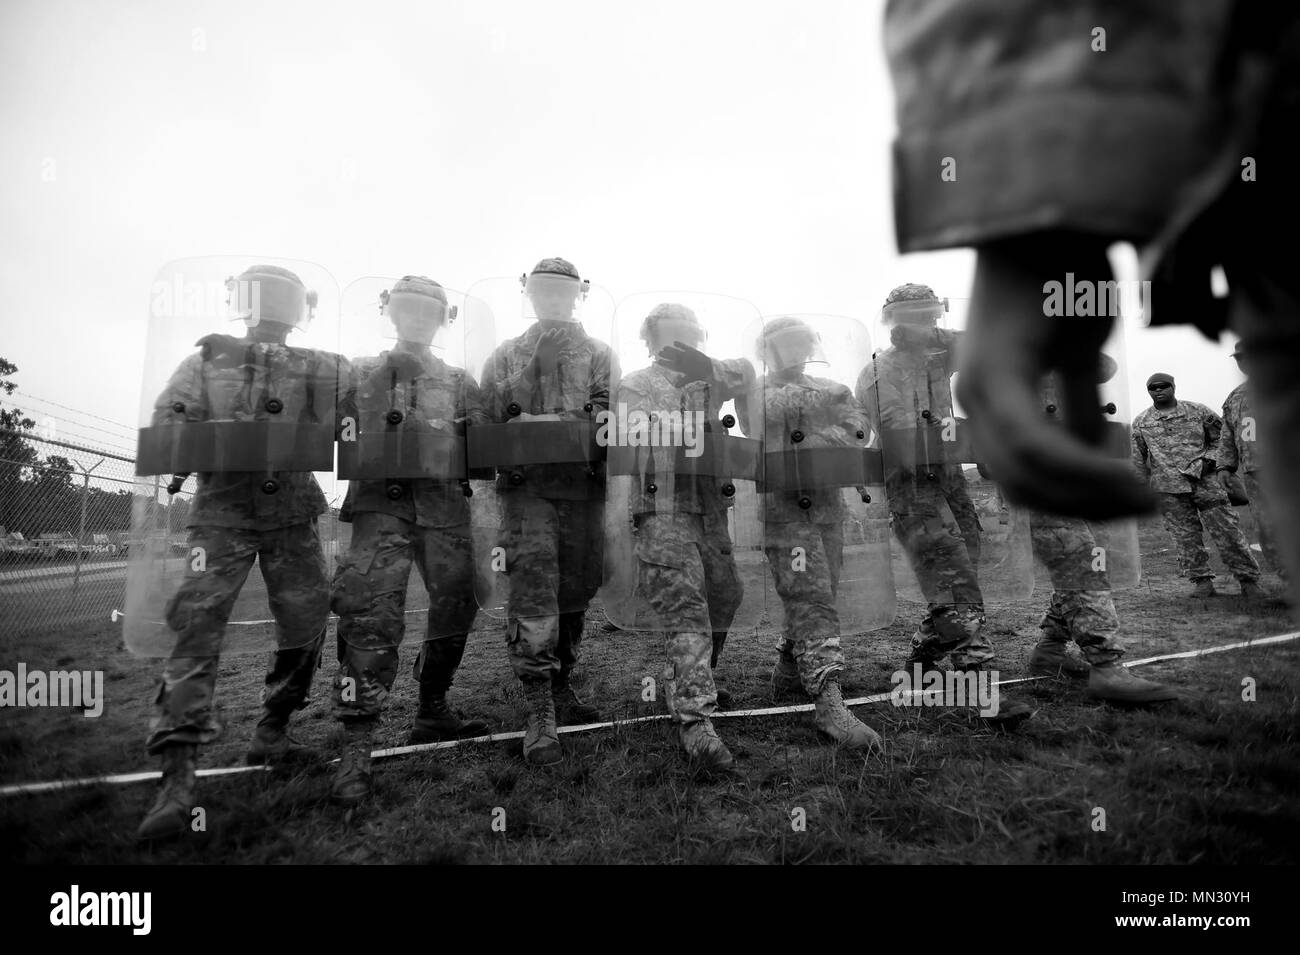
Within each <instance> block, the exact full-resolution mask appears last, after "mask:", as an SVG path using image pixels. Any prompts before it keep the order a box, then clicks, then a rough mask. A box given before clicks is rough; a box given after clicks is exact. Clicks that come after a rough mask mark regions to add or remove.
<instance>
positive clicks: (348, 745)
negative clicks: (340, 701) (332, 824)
mask: <svg viewBox="0 0 1300 955" xmlns="http://www.w3.org/2000/svg"><path fill="white" fill-rule="evenodd" d="M375 722H376V721H375V720H349V721H348V722H346V723H344V724H343V733H344V737H343V756H342V757H341V758H340V759H339V767H338V769H337V770H336V771H335V773H334V781H333V782H332V783H331V784H330V798H331V799H332V800H334V802H336V803H339V804H340V805H343V806H355V805H356V804H357V803H360V802H364V801H365V800H366V799H368V798H369V797H370V792H371V788H372V787H371V781H370V750H371V748H372V747H373V745H374V731H375Z"/></svg>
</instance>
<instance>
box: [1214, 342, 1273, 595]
mask: <svg viewBox="0 0 1300 955" xmlns="http://www.w3.org/2000/svg"><path fill="white" fill-rule="evenodd" d="M1232 357H1233V358H1235V359H1236V361H1237V368H1238V369H1239V370H1240V371H1241V373H1242V374H1243V375H1245V376H1246V377H1247V379H1249V378H1250V373H1251V368H1250V364H1251V359H1250V356H1249V355H1248V354H1247V353H1246V349H1245V348H1244V347H1243V346H1242V344H1241V342H1238V343H1237V347H1236V348H1235V349H1234V350H1233V352H1232ZM1258 427H1259V424H1258V422H1257V421H1256V418H1255V411H1254V408H1253V401H1252V399H1251V393H1250V381H1249V380H1247V381H1243V382H1242V383H1241V384H1239V385H1238V386H1237V387H1236V388H1233V389H1232V391H1231V392H1230V393H1229V394H1228V397H1227V398H1226V399H1225V400H1224V402H1223V431H1222V432H1220V434H1219V449H1218V453H1217V456H1216V459H1215V467H1216V473H1217V475H1218V478H1219V481H1220V482H1221V483H1222V484H1223V486H1224V489H1225V490H1228V491H1229V496H1231V488H1230V485H1231V482H1232V476H1233V475H1238V476H1240V477H1241V478H1242V480H1243V482H1244V484H1245V492H1246V496H1247V497H1248V498H1250V513H1251V514H1252V515H1253V516H1254V518H1255V526H1256V527H1258V528H1259V546H1260V549H1261V550H1262V551H1263V552H1264V558H1265V559H1266V560H1267V561H1268V565H1269V567H1271V568H1272V569H1273V571H1274V572H1276V573H1277V574H1280V575H1281V576H1282V577H1283V579H1285V578H1286V568H1285V567H1284V566H1283V564H1282V561H1281V560H1280V559H1279V557H1278V552H1277V542H1276V540H1275V537H1274V533H1273V518H1272V515H1271V513H1270V508H1269V506H1268V500H1267V498H1266V497H1265V494H1264V482H1263V476H1264V475H1263V472H1264V468H1263V461H1262V460H1261V456H1260V449H1259V444H1258V442H1257V440H1256V437H1257V435H1256V432H1257V430H1258Z"/></svg>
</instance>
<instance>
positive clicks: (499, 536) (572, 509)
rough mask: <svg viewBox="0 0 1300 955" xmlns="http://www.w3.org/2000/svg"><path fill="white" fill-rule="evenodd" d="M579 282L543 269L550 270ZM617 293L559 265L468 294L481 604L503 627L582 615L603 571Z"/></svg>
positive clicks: (490, 282) (470, 441)
mask: <svg viewBox="0 0 1300 955" xmlns="http://www.w3.org/2000/svg"><path fill="white" fill-rule="evenodd" d="M552 262H558V263H562V265H561V266H556V267H557V268H565V269H568V270H571V271H572V273H573V274H564V273H560V272H549V271H545V268H546V267H549V265H548V264H549V263H552ZM613 314H614V300H613V297H612V296H611V295H610V294H609V292H608V291H606V290H605V289H603V288H601V287H599V286H595V285H592V284H591V283H590V282H587V281H584V280H582V279H580V278H579V277H578V276H577V274H576V269H573V267H572V266H570V265H569V264H568V263H566V262H564V261H563V260H543V262H542V263H539V264H538V267H537V268H535V269H534V270H533V272H532V273H529V274H526V275H523V276H519V277H516V278H504V279H485V280H483V281H480V282H477V283H475V284H474V285H473V286H471V288H470V291H469V298H468V301H467V308H466V318H465V342H466V345H465V348H466V358H467V361H468V363H469V364H468V367H469V369H470V370H471V371H473V370H475V369H478V370H479V377H478V381H479V387H480V389H481V392H482V398H483V415H482V417H481V418H480V419H478V420H471V421H470V422H469V423H468V426H467V428H466V456H467V459H468V465H469V469H470V474H471V485H472V487H473V489H474V494H475V500H476V507H475V509H474V515H475V524H474V550H475V568H476V576H475V580H476V585H475V591H476V595H477V597H478V601H479V606H480V607H481V608H482V609H483V611H484V612H485V613H487V614H488V615H489V616H491V617H492V618H494V619H497V620H504V619H506V618H511V619H515V618H536V617H551V616H554V615H556V614H567V613H575V612H581V611H583V610H585V609H586V607H587V605H588V603H589V602H590V600H591V598H592V597H593V596H594V594H595V593H596V591H597V589H598V588H599V587H600V584H601V581H602V575H603V549H604V507H605V448H603V447H601V446H600V445H599V444H598V442H597V440H596V438H597V431H598V429H599V427H600V423H601V422H600V420H599V418H600V416H601V413H602V412H606V411H608V409H609V402H610V396H611V394H612V393H614V391H615V390H616V389H617V387H618V376H619V370H618V361H617V358H616V356H615V355H614V350H613V348H612V347H611V345H610V338H611V334H610V328H611V323H612V320H613Z"/></svg>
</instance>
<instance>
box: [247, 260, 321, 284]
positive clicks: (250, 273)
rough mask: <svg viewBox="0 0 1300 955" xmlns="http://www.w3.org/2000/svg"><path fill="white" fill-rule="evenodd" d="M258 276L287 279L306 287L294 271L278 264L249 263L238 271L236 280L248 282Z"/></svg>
mask: <svg viewBox="0 0 1300 955" xmlns="http://www.w3.org/2000/svg"><path fill="white" fill-rule="evenodd" d="M259 278H276V279H287V280H289V281H290V282H293V283H294V284H296V285H300V286H302V287H303V288H306V287H307V286H305V285H303V281H302V279H300V278H298V276H297V274H296V273H294V272H290V271H289V270H288V269H285V268H281V267H280V266H278V265H251V266H249V267H248V268H246V269H244V271H243V272H240V273H239V279H238V280H239V281H240V282H249V281H252V280H253V279H259Z"/></svg>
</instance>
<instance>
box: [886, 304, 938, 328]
mask: <svg viewBox="0 0 1300 955" xmlns="http://www.w3.org/2000/svg"><path fill="white" fill-rule="evenodd" d="M947 310H948V303H947V300H946V299H945V300H944V301H942V302H939V301H931V302H926V301H917V302H894V303H892V304H890V305H886V306H885V307H884V309H883V310H882V311H881V314H880V319H881V323H882V324H883V325H884V326H885V327H886V328H891V327H893V326H895V325H929V326H934V325H937V324H938V323H939V320H940V319H941V318H943V315H944V312H946V311H947Z"/></svg>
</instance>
